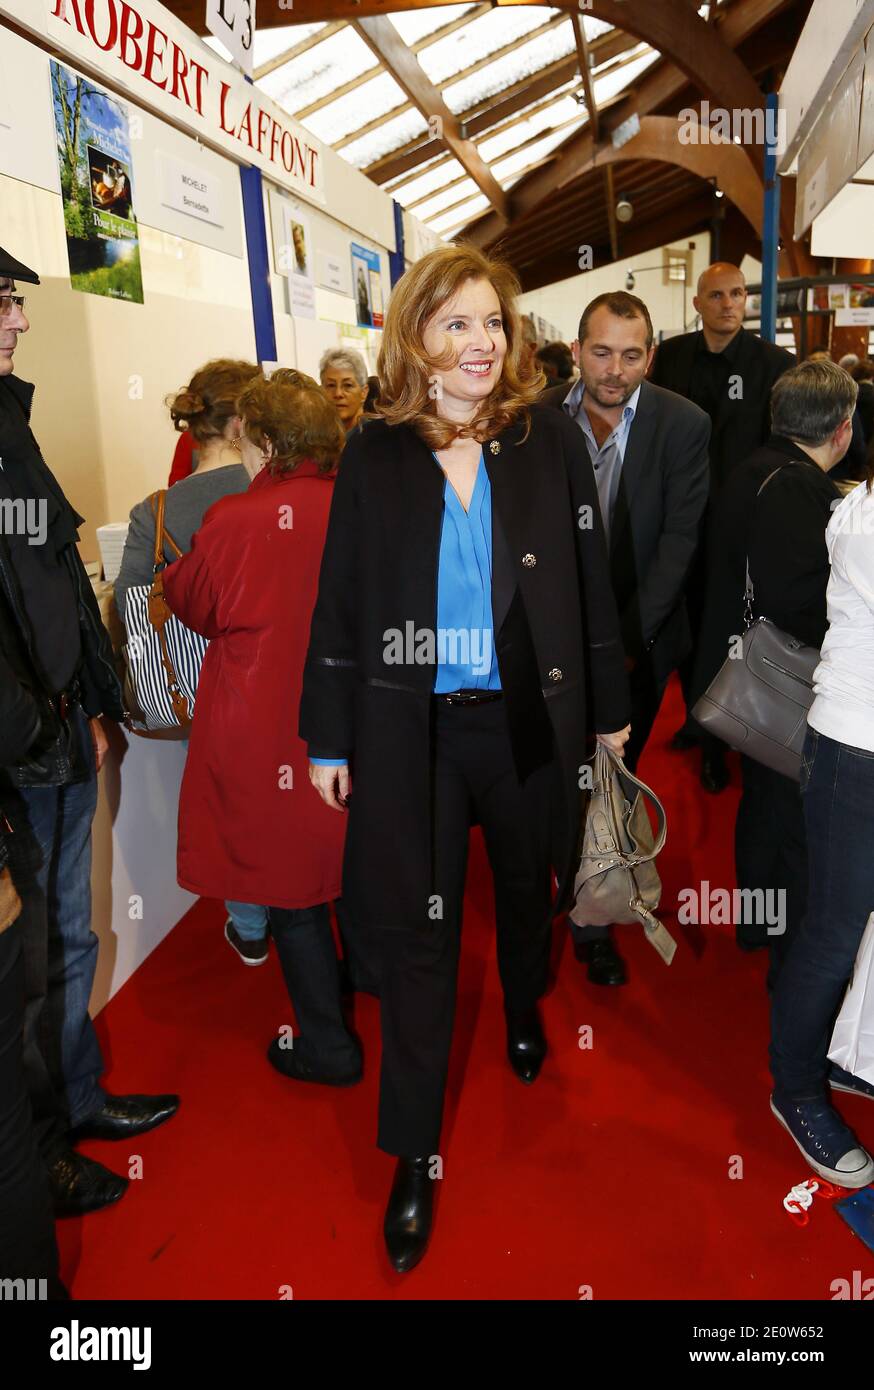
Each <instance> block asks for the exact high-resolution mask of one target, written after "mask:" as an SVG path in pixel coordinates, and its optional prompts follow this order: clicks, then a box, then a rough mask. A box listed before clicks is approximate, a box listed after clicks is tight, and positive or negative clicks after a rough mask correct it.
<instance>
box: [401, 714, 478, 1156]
mask: <svg viewBox="0 0 874 1390" xmlns="http://www.w3.org/2000/svg"><path fill="white" fill-rule="evenodd" d="M484 708H489V706H485V707H484ZM471 714H474V715H475V714H476V711H473V710H465V709H457V708H456V709H450V708H448V707H447V706H444V705H440V704H438V705H437V707H436V713H435V732H434V743H435V747H434V764H433V802H432V806H433V812H432V814H433V837H434V838H433V843H434V876H433V895H432V901H431V906H430V909H429V904H428V903H423V905H422V926H421V928H416V929H409V930H399V931H381V932H379V933H374V936H375V937H378V938H379V941H380V959H381V969H380V1014H381V1019H382V1072H381V1079H380V1092H379V1134H378V1138H377V1143H378V1145H379V1147H380V1148H381V1149H384V1150H385V1152H386V1153H390V1154H396V1155H398V1156H399V1157H405V1158H414V1157H417V1156H420V1155H423V1154H433V1153H437V1152H438V1151H439V1145H440V1126H441V1122H442V1118H443V1098H444V1091H445V1089H446V1073H447V1070H448V1067H449V1052H450V1047H451V1044H452V1025H453V1022H454V1019H455V993H456V981H457V974H458V953H459V944H460V937H461V913H462V903H463V898H464V878H465V871H466V868H467V850H468V838H469V833H470V792H469V789H468V784H467V779H466V776H465V772H464V767H463V763H464V752H465V747H466V744H465V740H464V735H463V730H462V728H461V721H462V719H465V718H467V719H469V718H470V716H471ZM435 898H436V901H435ZM429 911H430V912H435V913H436V912H437V911H439V912H440V913H441V915H440V916H436V915H435V916H434V917H431V916H430V915H429Z"/></svg>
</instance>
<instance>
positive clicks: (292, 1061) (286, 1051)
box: [267, 1038, 364, 1086]
mask: <svg viewBox="0 0 874 1390" xmlns="http://www.w3.org/2000/svg"><path fill="white" fill-rule="evenodd" d="M299 1042H300V1038H298V1043H299ZM267 1060H268V1062H269V1063H270V1065H271V1067H275V1068H276V1070H277V1071H278V1072H281V1073H282V1075H283V1076H287V1077H288V1078H289V1079H290V1080H291V1081H314V1082H316V1083H317V1084H319V1085H321V1086H354V1085H356V1084H357V1082H359V1081H360V1080H361V1078H362V1076H363V1075H364V1070H363V1067H362V1065H361V1057H360V1056H359V1058H358V1066H357V1067H356V1068H355V1069H354V1070H352V1071H346V1072H341V1073H340V1074H339V1075H338V1074H337V1073H336V1072H333V1073H332V1072H326V1071H321V1070H320V1069H319V1068H318V1067H314V1066H311V1065H310V1064H309V1063H308V1062H305V1061H304V1060H303V1058H302V1057H301V1055H300V1051H299V1049H298V1048H295V1047H280V1045H279V1038H274V1039H273V1041H272V1043H271V1044H270V1046H269V1047H268V1049H267Z"/></svg>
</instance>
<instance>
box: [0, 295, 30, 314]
mask: <svg viewBox="0 0 874 1390" xmlns="http://www.w3.org/2000/svg"><path fill="white" fill-rule="evenodd" d="M13 305H14V306H15V308H16V309H23V308H24V295H23V294H0V314H11V313H12V306H13Z"/></svg>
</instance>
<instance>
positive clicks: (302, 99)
mask: <svg viewBox="0 0 874 1390" xmlns="http://www.w3.org/2000/svg"><path fill="white" fill-rule="evenodd" d="M377 66H378V59H377V58H376V56H375V54H373V53H372V52H371V50H370V49H369V48H368V47H367V44H366V43H365V42H364V40H363V39H362V38H360V37H359V36H358V34H357V33H356V32H355V30H354V29H352V28H350V27H349V26H348V25H347V26H346V27H345V28H344V29H339V30H337V32H336V33H333V34H331V35H329V37H328V38H326V39H325V40H324V41H323V42H322V43H317V44H315V45H314V46H313V47H312V48H310V49H308V50H307V52H306V53H301V54H300V56H299V57H297V58H293V59H292V61H291V62H290V63H286V64H284V65H283V66H282V67H281V68H277V69H276V71H275V72H270V73H268V74H267V76H266V77H262V78H261V80H260V82H259V83H258V86H259V87H260V88H261V90H262V91H264V92H266V93H267V95H268V96H270V97H272V98H273V100H274V101H277V102H278V103H279V105H280V106H281V107H282V108H283V110H284V111H288V112H289V114H291V115H294V113H295V111H300V110H301V109H302V108H303V107H304V106H309V105H311V104H312V102H314V101H319V100H320V99H321V98H322V97H325V96H329V95H330V93H331V92H332V91H334V90H335V88H337V87H342V86H343V85H344V84H345V83H346V82H348V81H349V79H350V78H352V77H355V76H357V75H358V73H362V72H369V71H370V69H371V68H375V67H377ZM375 114H376V113H375V112H374V111H371V112H370V113H369V115H368V117H367V120H372V119H373V116H374V115H375ZM362 124H364V122H362Z"/></svg>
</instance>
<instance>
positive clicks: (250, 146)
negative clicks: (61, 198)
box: [0, 0, 395, 250]
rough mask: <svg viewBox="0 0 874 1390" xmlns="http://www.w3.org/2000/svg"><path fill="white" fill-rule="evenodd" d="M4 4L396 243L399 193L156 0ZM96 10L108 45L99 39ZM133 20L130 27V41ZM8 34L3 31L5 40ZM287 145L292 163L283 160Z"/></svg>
mask: <svg viewBox="0 0 874 1390" xmlns="http://www.w3.org/2000/svg"><path fill="white" fill-rule="evenodd" d="M3 14H6V15H8V17H9V18H10V19H12V20H13V21H14V22H15V23H16V24H18V25H21V26H22V27H24V28H27V29H29V30H31V31H32V32H33V33H34V34H36V35H39V36H40V37H41V38H42V39H43V40H44V41H46V42H47V43H48V44H50V45H51V46H52V47H54V48H56V49H57V51H58V52H59V53H60V54H61V55H63V56H65V58H69V59H70V60H71V61H72V63H73V65H74V66H80V67H82V69H83V70H85V71H88V72H89V73H91V74H93V75H95V76H96V77H97V78H98V79H102V80H104V81H105V82H106V83H107V84H108V85H109V86H111V87H114V88H115V89H117V90H118V91H119V92H120V93H121V94H122V95H126V96H129V97H130V99H131V100H132V101H134V102H135V103H136V104H137V105H139V106H143V107H146V108H148V109H150V110H153V111H154V112H156V113H157V114H158V115H160V116H163V117H165V119H166V120H167V121H170V122H172V123H174V124H175V125H176V126H177V127H179V126H181V127H182V128H183V129H185V130H187V131H188V132H189V134H190V135H192V136H195V137H196V138H197V139H199V140H201V141H202V142H203V143H204V144H207V145H211V146H212V147H214V148H217V149H219V150H221V151H223V152H224V153H226V154H228V155H230V156H231V157H232V158H233V159H235V160H237V161H239V162H241V163H250V164H255V165H257V166H258V167H259V168H260V169H262V171H263V172H264V173H265V174H267V175H268V176H269V177H270V178H271V179H272V180H273V181H274V182H275V183H277V184H279V185H281V186H282V187H284V188H286V189H288V190H289V191H290V192H292V193H293V194H294V195H296V196H300V197H303V198H305V199H306V200H307V201H308V202H310V203H311V204H313V205H314V206H315V205H319V204H322V205H326V206H328V207H330V209H331V213H332V215H333V216H335V217H336V218H338V220H339V221H341V222H343V223H345V224H346V225H348V226H352V227H355V229H356V231H358V232H360V233H361V234H363V235H364V236H367V237H369V238H371V239H372V240H373V241H375V242H377V243H378V244H379V245H381V246H386V247H388V248H390V249H391V250H394V249H395V232H394V213H393V210H392V200H391V198H390V197H389V196H388V195H387V194H385V193H384V192H383V191H382V189H380V188H379V187H377V185H376V184H374V183H373V182H372V181H371V180H370V179H369V178H368V177H367V176H366V174H363V173H361V171H360V170H358V169H355V168H353V167H352V166H351V165H350V164H348V163H347V162H346V161H345V160H344V159H343V158H342V156H341V155H339V154H338V153H337V152H336V151H335V150H332V149H330V148H329V147H328V146H326V145H323V144H322V142H321V141H320V140H318V139H317V138H316V137H315V136H314V135H311V134H310V133H309V132H308V131H307V130H306V129H305V128H304V127H303V126H302V125H300V124H299V123H298V122H296V121H295V120H294V118H293V117H291V116H289V115H288V114H287V113H286V112H284V111H283V110H282V109H281V107H279V106H277V105H276V103H275V102H273V101H272V100H271V98H270V97H268V96H267V95H266V93H264V92H261V91H260V90H259V89H258V88H257V87H253V86H252V85H251V84H249V83H247V82H246V81H245V80H244V78H243V77H242V75H241V74H240V73H239V72H238V71H237V70H236V68H234V67H231V66H230V65H229V64H227V63H226V62H224V60H223V59H222V58H220V57H219V56H218V55H217V54H216V53H215V51H214V50H213V49H212V48H210V47H208V46H207V45H206V44H205V43H203V42H202V40H201V39H200V38H198V37H197V35H196V34H194V33H193V32H192V31H191V30H190V29H187V28H186V27H185V26H184V25H183V24H182V23H180V21H179V20H177V19H176V18H175V16H174V15H173V14H171V13H170V11H169V10H167V9H165V7H164V6H163V5H161V4H159V3H158V0H125V3H124V4H122V3H121V0H0V15H3ZM89 20H91V21H92V22H93V26H94V29H95V32H96V34H97V38H98V39H99V40H101V41H102V42H105V43H107V45H108V46H107V48H106V50H104V49H103V48H101V47H100V46H99V45H98V43H96V42H95V40H94V37H93V35H92V33H91V29H90V27H89ZM140 25H141V26H142V32H140V30H139V28H137V27H136V26H140ZM125 26H127V30H128V31H129V36H128V38H127V39H126V40H125V41H124V42H123V41H122V37H123V32H124V30H125ZM80 29H81V30H82V31H83V32H80ZM131 34H133V35H134V37H133V38H131V37H130V35H131ZM137 35H139V37H136V36H137ZM156 35H157V36H159V37H157V38H156ZM5 38H6V33H5V31H4V44H5ZM110 39H111V40H112V42H109V40H110ZM153 41H154V42H153ZM150 44H151V47H150ZM122 54H124V59H126V61H125V60H123V57H122ZM150 54H151V57H150ZM146 72H148V73H149V76H148V77H147V76H145V75H144V74H145V73H146ZM160 83H163V85H160ZM186 98H187V99H186ZM247 113H248V122H247ZM47 119H48V120H49V122H50V120H51V110H50V107H49V110H48V112H47ZM244 136H245V138H244ZM286 137H288V138H287V139H286ZM52 140H53V137H52ZM289 140H290V141H291V146H289V144H288V141H289ZM259 145H260V147H261V148H260V149H259V148H258V147H259ZM289 148H292V149H293V150H294V155H293V158H292V167H291V169H290V170H289V169H288V168H287V167H286V166H285V164H284V163H283V150H286V151H287V150H288V149H289ZM299 165H300V166H301V167H300V168H299V167H298V166H299ZM301 170H303V172H301Z"/></svg>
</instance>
